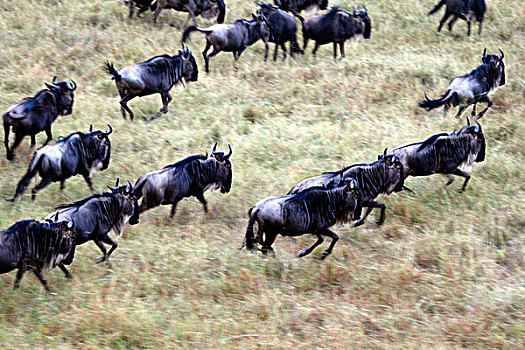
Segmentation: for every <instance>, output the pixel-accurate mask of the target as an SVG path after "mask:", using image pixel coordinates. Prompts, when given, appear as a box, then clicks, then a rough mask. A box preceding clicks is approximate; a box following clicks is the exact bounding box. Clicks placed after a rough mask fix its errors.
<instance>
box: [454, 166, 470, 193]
mask: <svg viewBox="0 0 525 350" xmlns="http://www.w3.org/2000/svg"><path fill="white" fill-rule="evenodd" d="M451 174H454V175H457V176H462V177H464V178H465V182H463V186H462V187H461V189H460V190H459V191H460V192H463V191H465V188H466V187H467V183H468V181H469V180H470V174H469V173H466V172H464V171H461V170H459V169H454V171H453V172H451Z"/></svg>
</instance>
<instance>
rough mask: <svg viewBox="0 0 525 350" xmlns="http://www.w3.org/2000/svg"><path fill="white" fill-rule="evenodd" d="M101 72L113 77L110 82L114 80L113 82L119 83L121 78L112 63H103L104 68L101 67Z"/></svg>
mask: <svg viewBox="0 0 525 350" xmlns="http://www.w3.org/2000/svg"><path fill="white" fill-rule="evenodd" d="M102 70H103V71H104V72H106V73H108V74H111V75H112V76H113V78H111V79H112V80H113V79H114V80H115V81H120V78H121V76H120V74H119V73H118V71H117V70H116V69H115V67H113V63H109V62H108V61H106V62H104V67H102Z"/></svg>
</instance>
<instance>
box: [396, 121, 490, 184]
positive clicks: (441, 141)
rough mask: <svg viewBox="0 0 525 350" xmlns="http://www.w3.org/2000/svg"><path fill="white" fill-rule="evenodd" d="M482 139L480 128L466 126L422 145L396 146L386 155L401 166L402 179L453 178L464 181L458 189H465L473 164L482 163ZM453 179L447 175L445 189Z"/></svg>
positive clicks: (479, 126) (435, 137) (483, 139)
mask: <svg viewBox="0 0 525 350" xmlns="http://www.w3.org/2000/svg"><path fill="white" fill-rule="evenodd" d="M485 149H486V146H485V136H484V135H483V130H482V128H481V125H479V123H478V125H477V126H471V125H468V126H467V128H466V129H464V130H460V131H459V132H453V133H450V134H446V133H443V134H437V135H434V136H431V137H430V138H428V139H427V140H426V141H424V142H418V143H413V144H410V145H406V146H402V147H398V148H396V149H394V150H392V151H390V152H389V153H388V154H395V155H397V156H398V157H399V159H400V160H401V163H403V168H404V169H405V177H407V176H429V175H433V174H445V175H457V176H461V177H464V178H465V181H464V183H463V186H462V188H461V190H462V191H463V190H465V188H466V186H467V183H468V181H469V180H470V174H469V173H468V172H467V171H468V170H469V169H470V168H472V164H473V163H474V162H477V163H479V162H483V161H484V160H485ZM453 181H454V178H453V177H451V176H449V181H448V182H447V183H446V185H445V186H448V185H450V184H451V183H452V182H453Z"/></svg>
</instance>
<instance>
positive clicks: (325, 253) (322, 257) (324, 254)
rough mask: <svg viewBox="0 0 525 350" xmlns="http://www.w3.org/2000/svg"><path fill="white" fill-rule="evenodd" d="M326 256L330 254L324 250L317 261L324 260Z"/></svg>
mask: <svg viewBox="0 0 525 350" xmlns="http://www.w3.org/2000/svg"><path fill="white" fill-rule="evenodd" d="M328 255H330V253H329V252H327V251H326V250H325V251H324V252H322V253H321V257H320V258H319V259H320V260H324V259H325V258H326V257H327V256H328Z"/></svg>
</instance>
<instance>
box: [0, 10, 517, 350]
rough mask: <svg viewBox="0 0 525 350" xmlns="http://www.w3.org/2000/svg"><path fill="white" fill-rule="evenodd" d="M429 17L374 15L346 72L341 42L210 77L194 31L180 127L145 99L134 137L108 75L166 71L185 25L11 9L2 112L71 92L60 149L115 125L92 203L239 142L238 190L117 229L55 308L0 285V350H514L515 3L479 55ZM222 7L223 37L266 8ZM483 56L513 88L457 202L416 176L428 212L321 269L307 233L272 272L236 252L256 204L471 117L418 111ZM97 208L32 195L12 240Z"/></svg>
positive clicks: (29, 290)
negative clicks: (30, 99)
mask: <svg viewBox="0 0 525 350" xmlns="http://www.w3.org/2000/svg"><path fill="white" fill-rule="evenodd" d="M434 3H435V1H425V2H422V1H416V0H406V1H403V2H399V1H390V0H385V1H369V2H367V4H366V5H367V7H368V9H369V13H370V17H371V19H372V23H373V31H372V38H371V40H368V41H365V42H362V43H360V44H359V45H358V46H354V45H352V44H348V43H347V45H346V52H347V57H346V58H345V59H344V60H337V61H334V60H333V59H332V46H331V45H326V46H323V47H322V48H321V49H320V51H319V53H318V57H317V58H313V57H312V55H311V53H310V52H311V49H312V48H313V45H312V42H310V45H309V47H308V49H307V51H308V53H307V54H306V55H305V56H301V57H298V58H296V59H295V60H287V61H286V62H284V63H283V62H282V61H279V62H278V63H277V64H275V63H273V62H271V61H269V62H264V61H263V53H264V49H263V45H262V44H261V43H257V44H256V45H254V46H253V47H251V48H248V49H247V50H246V52H245V53H244V54H243V55H242V56H241V59H240V60H239V61H238V62H235V63H234V62H233V57H232V55H231V54H226V53H222V54H219V55H218V56H217V57H214V58H212V59H211V73H210V74H205V73H204V72H203V60H202V57H201V55H200V51H202V49H203V48H204V40H203V38H202V35H200V34H198V33H194V34H193V35H192V41H191V42H190V44H189V45H190V48H191V49H192V50H193V52H194V54H195V55H196V57H197V62H198V64H199V67H200V68H201V74H200V76H199V81H198V82H197V83H194V84H191V86H190V87H189V88H188V89H186V90H184V91H182V90H177V89H174V91H173V93H172V95H173V97H174V100H173V101H172V103H171V104H170V106H169V109H170V111H169V113H168V114H166V115H164V116H162V117H161V118H160V119H158V120H155V121H154V122H152V123H149V124H147V123H146V122H145V121H144V118H146V117H148V116H150V115H152V114H154V113H155V112H156V111H158V109H159V108H160V107H161V103H160V97H159V96H158V95H155V96H151V97H146V98H143V99H136V100H133V101H132V102H131V103H130V104H129V105H130V107H131V108H132V109H133V111H134V112H135V115H136V118H137V119H136V120H135V121H134V122H133V123H131V122H130V121H129V120H123V119H122V117H121V115H120V108H119V105H118V94H117V90H116V87H115V86H114V82H113V81H111V80H110V77H109V76H108V75H106V74H105V73H104V72H102V70H101V67H102V64H103V62H104V61H105V60H109V61H112V62H114V63H115V67H116V68H117V69H122V68H123V67H125V66H128V65H131V64H134V63H138V62H141V61H144V60H146V59H148V58H150V57H152V56H154V55H158V54H163V53H171V54H174V53H176V52H177V50H178V49H179V48H180V38H181V32H182V30H181V29H182V28H180V27H181V26H182V23H183V21H184V20H185V18H186V15H185V14H181V13H175V12H173V11H163V12H162V14H161V15H160V17H159V23H158V24H157V26H152V25H151V21H150V19H151V14H149V13H148V14H145V15H144V18H142V19H133V21H132V22H131V23H129V22H128V20H127V8H126V7H125V6H124V5H123V4H122V1H117V0H115V1H102V0H94V1H58V0H57V1H41V0H39V1H1V2H0V12H1V16H2V20H1V21H0V33H2V35H1V36H0V45H1V49H0V62H1V64H0V106H2V107H1V108H2V109H4V110H5V109H7V107H8V106H9V105H10V104H11V103H13V102H15V101H18V100H20V99H21V98H23V97H26V96H32V95H34V94H35V93H36V92H37V91H38V90H40V89H42V88H43V87H44V85H43V83H44V82H45V81H47V82H49V81H50V80H51V78H52V77H53V75H55V74H56V75H58V77H59V79H65V78H68V79H69V78H73V79H74V80H75V81H76V82H77V83H78V85H79V87H78V90H77V95H76V101H75V105H74V113H73V115H71V116H66V117H61V118H59V119H58V120H57V121H56V122H55V124H53V134H54V138H55V139H57V138H58V137H59V136H66V135H68V134H69V133H71V132H74V131H77V130H82V131H87V130H88V129H89V125H90V124H93V125H94V127H95V128H104V127H105V125H106V124H107V123H110V124H111V125H112V126H113V127H114V129H115V131H114V133H113V135H112V136H111V139H112V142H113V152H112V161H111V164H110V168H109V169H108V170H107V171H105V172H102V173H99V174H97V175H96V176H95V177H94V178H93V181H94V184H95V187H96V188H98V189H99V190H102V189H104V188H105V186H106V185H111V184H113V183H114V181H115V179H116V177H120V178H121V180H122V179H128V178H129V179H130V180H131V181H134V180H136V179H137V178H138V177H139V176H141V175H143V174H145V173H147V172H149V171H152V170H156V169H159V168H161V167H163V166H164V165H166V164H170V163H173V162H174V161H177V160H180V159H182V158H184V157H186V156H188V155H192V154H197V153H205V152H206V151H210V150H211V147H212V145H213V143H214V142H215V141H218V143H219V148H220V149H226V148H227V144H228V143H231V144H232V147H233V152H234V153H233V156H232V158H231V160H232V164H233V171H234V181H233V186H232V191H231V192H230V193H229V194H227V195H221V194H220V193H218V192H213V193H209V194H206V197H207V198H208V199H209V207H210V213H209V214H208V215H204V214H203V212H202V206H201V205H200V203H198V201H197V200H195V199H194V198H192V199H186V200H184V201H183V202H181V203H180V204H179V207H178V212H177V214H176V217H175V219H174V220H172V221H170V220H169V219H168V218H167V216H168V213H169V207H161V208H157V209H154V210H152V211H149V212H147V213H145V214H144V215H143V216H142V217H141V222H140V224H139V225H137V226H129V227H127V228H126V230H125V232H124V235H123V237H122V238H121V240H120V245H119V248H118V249H117V250H116V251H115V253H114V254H113V256H112V261H111V264H107V265H95V264H94V261H95V259H96V258H97V257H98V256H99V255H100V252H99V251H98V249H97V248H96V246H95V245H94V244H93V243H87V244H85V245H83V246H81V247H80V248H79V249H78V250H77V255H76V258H75V261H74V264H73V265H72V266H71V272H72V273H73V275H74V277H75V278H74V280H73V281H67V280H66V279H65V278H64V277H63V274H62V273H61V271H59V270H58V269H57V270H53V271H52V272H49V273H48V274H47V276H48V280H49V283H50V286H51V289H52V290H53V291H54V292H55V293H56V295H46V294H45V293H44V290H43V288H42V287H41V285H40V283H39V282H38V280H37V279H36V278H35V277H34V276H32V275H29V274H28V275H26V277H25V278H24V279H23V280H22V285H21V288H20V289H19V290H17V291H13V290H12V285H13V281H14V277H15V273H9V274H4V275H0V290H1V291H2V292H1V296H0V348H6V349H9V348H54V349H69V348H82V349H85V348H87V349H100V348H112V349H114V348H117V349H120V348H122V349H124V348H189V349H194V348H199V349H208V348H214V349H217V348H229V349H251V348H254V349H255V348H257V349H260V348H268V349H285V348H292V347H294V348H309V349H310V348H332V349H336V348H337V349H351V348H355V349H362V348H378V349H379V348H392V349H422V348H423V349H431V348H436V349H443V348H453V349H456V348H457V349H459V348H473V349H493V348H497V349H518V348H522V347H523V345H524V340H523V339H524V332H525V322H524V320H525V315H524V312H523V310H524V309H525V303H524V300H525V291H524V289H525V287H524V286H525V284H524V283H525V274H524V267H525V258H524V245H525V237H524V234H523V231H524V226H525V224H524V223H525V221H524V219H523V214H524V212H525V203H524V202H525V200H524V195H523V190H524V189H525V188H524V175H523V174H524V171H525V166H524V163H523V159H524V155H525V148H524V146H523V143H524V140H525V138H524V124H523V117H524V115H525V108H524V103H523V99H524V94H525V86H524V83H523V81H524V79H525V69H524V68H523V67H525V56H524V52H525V50H524V46H525V40H523V39H524V37H525V24H524V23H525V18H524V16H523V11H521V8H522V2H521V1H517V0H509V1H502V0H491V1H488V13H487V16H486V20H485V25H484V32H483V35H482V36H481V37H479V36H478V35H477V34H474V35H472V36H471V37H470V38H469V37H467V36H466V24H465V22H462V21H458V22H457V24H456V26H455V28H454V32H453V33H449V32H448V30H446V29H445V30H444V31H443V32H442V33H441V34H440V35H436V33H435V30H436V28H437V25H438V21H439V19H440V18H441V15H442V14H439V15H435V16H432V17H427V16H426V13H427V12H428V11H429V10H430V9H431V8H432V6H434ZM342 4H343V5H344V6H345V7H346V8H351V5H353V3H351V2H343V3H342ZM227 7H228V13H227V21H228V22H231V21H234V20H235V19H237V18H241V17H244V18H247V17H248V16H249V15H250V12H251V11H253V10H254V5H253V4H252V3H251V2H246V1H240V0H229V1H227ZM171 23H175V25H176V26H178V27H171V26H170V24H171ZM201 23H202V22H201ZM473 28H474V30H473V32H475V33H476V32H477V26H474V27H473ZM301 44H302V43H301ZM485 47H487V48H488V51H489V52H491V53H492V52H497V49H499V48H501V49H502V50H503V51H504V52H505V61H506V67H507V84H506V85H505V86H504V87H503V88H501V89H499V90H498V91H497V92H496V93H494V94H493V96H492V97H493V99H494V106H493V108H492V109H491V110H490V111H489V112H488V113H487V115H486V116H485V117H484V118H483V119H482V120H481V122H482V123H483V128H484V131H485V134H486V137H487V157H486V161H485V162H484V163H481V164H475V166H474V169H473V171H472V180H471V181H470V183H469V186H468V188H467V191H466V192H465V193H463V194H460V193H458V192H457V189H459V187H460V181H456V182H455V183H454V184H453V185H451V186H450V187H449V188H448V189H446V190H445V189H443V184H444V183H445V179H444V178H443V177H441V176H434V177H428V178H410V179H408V181H407V185H408V186H409V187H411V188H412V189H414V190H415V191H416V194H414V195H413V194H406V193H401V194H395V195H392V196H390V197H388V198H384V201H385V203H386V204H387V206H388V209H387V218H386V222H385V224H384V225H383V226H381V227H377V226H376V225H375V224H374V220H373V219H374V218H373V216H374V215H372V217H371V218H370V220H368V222H367V223H366V224H365V225H364V226H362V227H360V228H356V229H353V228H351V227H348V226H343V227H335V228H334V231H335V232H337V233H338V234H339V235H340V236H341V240H340V241H339V242H338V244H337V245H336V247H335V249H334V252H333V254H332V255H331V256H330V257H329V258H328V259H326V261H323V262H320V261H319V260H317V257H319V252H320V251H321V249H323V248H319V249H318V250H317V251H316V252H314V253H313V254H312V256H308V257H305V258H303V259H297V258H295V254H297V252H298V251H299V250H300V249H302V248H305V247H306V246H308V245H310V244H312V243H313V241H314V238H313V237H311V236H308V235H305V236H303V237H299V238H281V237H280V238H278V239H277V241H276V243H275V245H274V247H275V249H276V257H275V258H272V257H262V256H260V254H256V255H253V254H249V253H247V252H246V251H244V250H243V251H239V250H238V248H239V247H240V246H241V244H242V240H243V236H244V231H245V227H246V223H247V218H246V211H247V209H248V208H249V207H250V206H252V205H253V204H254V203H255V202H257V201H258V200H260V199H262V198H265V197H267V196H272V195H280V194H283V193H286V192H287V191H288V190H289V189H290V187H291V186H293V185H294V184H296V183H297V182H299V181H301V180H302V179H304V178H306V177H310V176H314V175H317V174H319V173H320V172H322V171H329V170H336V169H338V168H340V167H342V166H343V165H349V164H352V163H357V162H371V161H374V160H375V159H376V157H377V154H379V153H381V152H382V150H383V149H384V148H385V147H389V148H393V147H396V146H399V145H403V144H406V143H410V142H415V141H420V140H424V139H425V138H427V137H428V136H430V135H432V134H435V133H438V132H444V131H452V130H454V129H459V128H460V127H461V126H462V125H463V124H464V120H463V119H462V120H457V119H454V118H453V116H452V115H453V114H452V113H451V114H449V115H448V116H447V117H444V116H443V113H442V111H440V110H439V111H432V112H430V113H427V112H425V111H423V110H421V109H419V108H418V107H417V101H418V100H419V99H421V98H423V93H424V92H427V93H428V94H429V96H432V97H436V96H438V95H440V94H442V93H443V91H444V89H445V88H446V86H447V84H448V83H449V81H450V80H451V79H452V78H453V77H454V76H457V75H461V74H465V73H468V72H469V71H470V70H471V69H474V68H475V67H477V66H478V65H479V64H480V58H481V54H482V52H483V48H485ZM272 53H273V45H272ZM44 139H45V135H44V134H40V135H39V136H38V137H37V142H38V144H41V143H42V142H43V141H44ZM2 152H4V151H2ZM31 154H32V150H31V149H29V140H25V141H24V143H23V144H22V146H21V147H20V148H19V149H18V150H17V154H16V160H15V161H14V162H12V163H11V162H8V161H7V160H6V159H5V157H4V156H3V153H2V157H0V169H1V171H2V176H1V178H0V194H1V196H2V197H5V198H7V197H9V196H12V195H13V193H14V189H15V184H16V182H17V181H18V180H19V179H20V177H21V176H22V175H23V173H24V172H25V170H26V167H27V164H28V162H29V160H30V157H31ZM89 194H90V193H89V191H88V189H87V186H86V184H85V183H84V180H83V179H82V178H81V177H76V178H73V179H70V180H68V182H67V183H66V190H65V191H63V192H60V191H59V184H57V183H55V184H52V185H50V186H49V187H48V188H46V189H45V190H44V191H42V192H40V194H39V195H38V197H37V199H36V201H35V202H31V200H30V198H29V196H28V195H26V196H24V197H23V198H22V200H20V201H18V202H16V203H15V204H11V203H7V202H5V201H3V200H2V201H0V224H1V227H2V228H7V227H8V226H10V225H11V224H13V223H14V222H16V221H18V220H22V219H26V218H38V219H40V218H43V217H45V216H46V215H48V214H49V213H50V212H52V210H53V207H54V206H55V205H58V204H60V203H65V202H70V201H74V200H77V199H79V198H83V197H85V196H88V195H89ZM381 200H383V199H381ZM327 243H328V242H327ZM327 243H325V245H326V244H327Z"/></svg>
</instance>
